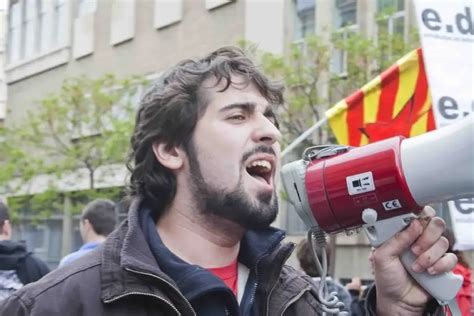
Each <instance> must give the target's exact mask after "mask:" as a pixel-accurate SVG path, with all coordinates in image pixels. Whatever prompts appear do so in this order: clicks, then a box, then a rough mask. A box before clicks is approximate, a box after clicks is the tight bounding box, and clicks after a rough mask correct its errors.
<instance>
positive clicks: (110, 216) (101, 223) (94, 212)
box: [59, 199, 117, 267]
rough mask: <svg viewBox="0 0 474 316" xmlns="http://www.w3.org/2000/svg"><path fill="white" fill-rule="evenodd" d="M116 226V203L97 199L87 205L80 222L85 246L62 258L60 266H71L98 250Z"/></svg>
mask: <svg viewBox="0 0 474 316" xmlns="http://www.w3.org/2000/svg"><path fill="white" fill-rule="evenodd" d="M116 224H117V215H116V211H115V203H114V202H112V201H110V200H106V199H96V200H94V201H92V202H90V203H89V204H87V205H86V207H85V208H84V209H83V211H82V215H81V220H80V222H79V231H80V233H81V238H82V241H83V242H84V244H83V245H82V246H81V248H79V250H78V251H75V252H73V253H70V254H68V255H67V256H65V257H64V258H62V259H61V262H60V263H59V266H60V267H61V266H63V265H66V264H69V263H71V262H73V261H74V260H76V259H78V258H80V257H82V256H83V255H85V254H86V253H88V252H89V251H92V250H94V249H95V248H97V247H98V246H99V245H100V244H101V243H102V242H104V240H105V239H106V238H107V236H108V235H109V234H110V233H111V232H112V231H113V230H114V228H115V225H116Z"/></svg>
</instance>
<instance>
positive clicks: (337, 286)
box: [296, 239, 351, 312]
mask: <svg viewBox="0 0 474 316" xmlns="http://www.w3.org/2000/svg"><path fill="white" fill-rule="evenodd" d="M316 255H317V256H318V259H319V262H323V261H322V260H323V259H322V251H321V248H316ZM326 256H327V267H328V271H329V270H330V268H329V267H330V266H331V261H330V260H329V258H331V249H330V248H329V247H328V246H326ZM296 257H297V258H298V261H299V262H300V266H301V269H303V271H304V272H305V273H306V274H307V275H309V276H310V277H312V278H313V280H314V281H315V282H316V284H318V286H319V283H320V282H321V276H320V275H319V273H318V270H317V269H316V263H315V262H314V257H313V252H312V251H311V247H310V245H309V243H308V240H307V239H303V240H301V242H300V243H299V244H298V248H297V250H296ZM326 283H327V286H328V293H331V292H336V293H337V295H336V296H337V298H338V299H339V301H340V302H342V303H344V308H343V309H342V310H343V311H347V312H350V306H351V296H350V294H349V292H348V291H347V290H346V289H345V288H344V286H343V285H342V284H341V283H339V282H337V281H336V280H334V279H333V278H332V277H331V276H329V275H328V276H326Z"/></svg>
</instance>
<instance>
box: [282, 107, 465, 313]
mask: <svg viewBox="0 0 474 316" xmlns="http://www.w3.org/2000/svg"><path fill="white" fill-rule="evenodd" d="M304 156H305V157H304V158H303V159H302V160H298V161H294V162H291V163H289V164H286V165H285V166H283V168H282V171H281V176H282V181H283V185H284V187H285V190H286V192H287V194H288V200H289V202H290V203H291V204H292V205H293V206H294V207H295V209H296V211H297V212H298V214H299V216H300V217H301V218H302V219H303V221H304V222H305V223H306V224H307V225H308V226H309V227H314V226H317V227H319V228H320V229H321V230H323V231H324V232H326V233H334V232H340V231H344V230H352V229H355V228H360V227H362V228H363V229H364V230H365V232H366V233H367V236H368V238H369V241H370V243H371V244H372V245H373V246H374V247H377V246H379V245H380V244H382V243H383V242H385V241H386V240H388V239H389V238H391V237H392V236H394V235H395V234H396V233H397V232H399V231H401V230H403V229H404V228H405V227H406V226H407V225H408V224H409V223H410V221H411V220H412V219H413V218H415V217H416V214H418V213H420V212H421V210H422V207H423V206H424V205H428V204H431V203H437V202H442V201H448V200H453V199H458V198H466V197H474V116H473V115H471V116H468V117H466V118H464V119H463V120H462V121H460V122H457V123H455V124H452V125H450V126H447V127H444V128H442V129H439V130H435V131H432V132H429V133H426V134H423V135H420V136H417V137H413V138H408V139H404V138H403V137H394V138H390V139H386V140H383V141H380V142H376V143H372V144H369V145H366V146H362V147H357V148H351V147H345V146H316V147H312V148H308V149H307V150H306V151H305V155H304ZM401 260H402V262H403V264H404V266H405V268H406V269H407V271H408V272H409V273H410V274H411V276H412V277H413V278H414V279H415V280H416V281H417V282H418V283H419V284H420V285H421V286H422V287H423V288H424V289H425V290H426V291H427V292H428V293H430V294H431V295H432V296H433V297H434V298H436V299H437V300H438V302H440V303H441V304H445V303H446V302H448V301H451V300H452V299H453V298H454V297H455V295H456V293H457V291H458V290H459V288H460V286H461V284H462V277H460V276H457V275H454V274H453V273H444V274H440V275H435V276H433V275H430V274H428V273H427V272H423V273H416V272H414V271H412V270H411V265H412V263H413V261H414V260H415V256H414V255H413V254H412V253H411V251H409V250H407V251H406V252H405V253H404V254H403V255H402V256H401Z"/></svg>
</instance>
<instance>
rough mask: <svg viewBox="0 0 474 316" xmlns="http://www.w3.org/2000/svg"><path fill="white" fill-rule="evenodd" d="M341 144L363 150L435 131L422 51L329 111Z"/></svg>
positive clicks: (332, 125)
mask: <svg viewBox="0 0 474 316" xmlns="http://www.w3.org/2000/svg"><path fill="white" fill-rule="evenodd" d="M326 117H327V118H328V121H329V125H330V126H331V128H332V130H333V132H334V134H335V135H336V138H337V140H338V142H339V143H340V144H345V145H351V146H361V145H365V144H368V143H373V142H376V141H379V140H382V139H385V138H389V137H392V136H397V135H402V136H405V137H411V136H416V135H419V134H423V133H425V132H428V131H430V130H433V129H435V122H434V117H433V111H432V108H431V97H430V94H429V89H428V81H427V79H426V73H425V67H424V64H423V55H422V51H421V48H418V49H416V50H414V51H412V52H410V53H409V54H407V55H405V56H404V57H402V58H401V59H400V60H398V61H397V62H396V63H395V64H394V65H392V66H391V67H390V68H388V69H387V70H386V71H384V72H383V73H382V74H380V75H379V76H377V78H375V79H374V80H372V81H370V82H369V83H367V84H366V85H365V86H363V87H362V88H361V89H359V90H357V91H356V92H355V93H353V94H352V95H350V96H348V97H347V98H345V99H344V100H341V101H339V102H338V103H337V104H336V105H335V106H333V107H332V108H330V109H329V110H327V111H326Z"/></svg>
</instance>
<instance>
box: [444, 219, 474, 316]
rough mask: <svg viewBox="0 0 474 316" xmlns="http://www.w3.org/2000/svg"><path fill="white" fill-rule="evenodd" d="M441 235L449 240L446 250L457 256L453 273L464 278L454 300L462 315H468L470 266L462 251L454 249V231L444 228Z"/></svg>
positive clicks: (469, 310)
mask: <svg viewBox="0 0 474 316" xmlns="http://www.w3.org/2000/svg"><path fill="white" fill-rule="evenodd" d="M443 236H444V237H445V238H446V239H447V240H448V242H449V248H448V251H449V252H452V253H454V254H455V255H456V257H458V263H457V264H456V266H455V267H454V269H453V273H454V274H459V275H461V276H462V277H463V278H464V281H463V283H462V286H461V289H459V292H458V294H457V295H456V301H457V302H458V305H459V309H460V310H461V315H462V316H470V315H472V314H471V311H472V283H471V273H472V270H471V267H470V265H469V262H467V259H466V256H465V255H464V253H463V252H462V251H459V250H454V249H453V248H454V245H456V237H454V232H453V231H452V230H451V229H449V228H446V230H445V231H444V233H443Z"/></svg>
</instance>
